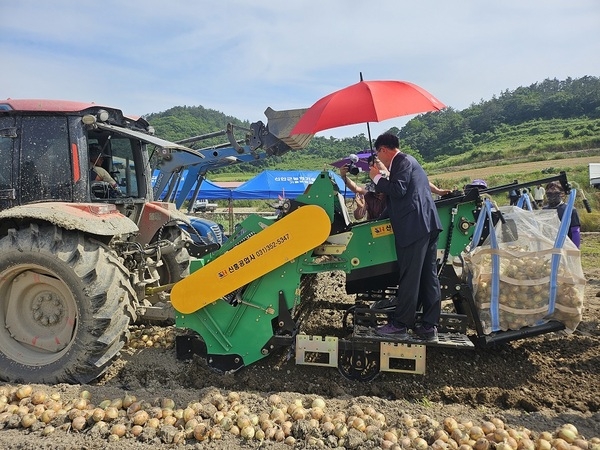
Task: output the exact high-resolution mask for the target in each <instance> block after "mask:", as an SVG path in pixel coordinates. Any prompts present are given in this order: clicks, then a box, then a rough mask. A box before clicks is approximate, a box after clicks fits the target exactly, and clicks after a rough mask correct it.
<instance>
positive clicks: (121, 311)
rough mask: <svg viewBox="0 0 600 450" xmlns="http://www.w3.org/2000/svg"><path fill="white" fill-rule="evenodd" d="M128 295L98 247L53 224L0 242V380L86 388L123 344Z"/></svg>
mask: <svg viewBox="0 0 600 450" xmlns="http://www.w3.org/2000/svg"><path fill="white" fill-rule="evenodd" d="M132 300H133V289H132V287H131V285H130V283H129V280H128V278H127V274H126V270H125V269H124V268H123V266H122V265H121V264H120V263H119V262H118V260H117V259H116V258H115V257H114V256H113V255H112V254H111V251H110V250H109V249H107V248H106V247H104V246H103V244H101V243H99V242H97V241H95V240H93V239H91V238H89V237H87V236H85V235H84V234H83V233H81V232H78V231H67V230H63V229H61V228H57V227H55V226H52V225H40V226H38V225H35V224H32V225H31V226H30V227H29V228H26V229H22V230H15V229H11V230H9V232H8V234H7V235H6V236H5V237H3V238H2V239H1V240H0V378H1V379H2V380H5V381H9V382H14V383H23V382H27V383H45V384H55V383H62V382H66V383H81V384H83V383H88V382H90V381H92V380H94V379H96V378H98V377H99V376H100V375H101V374H102V373H103V372H104V371H105V370H106V369H107V368H108V366H109V365H110V364H111V362H112V361H113V359H114V358H115V357H116V356H117V355H118V354H119V351H120V350H121V348H122V347H123V346H124V344H125V343H126V342H127V338H128V337H129V324H130V322H131V321H132V320H133V315H134V310H133V307H132Z"/></svg>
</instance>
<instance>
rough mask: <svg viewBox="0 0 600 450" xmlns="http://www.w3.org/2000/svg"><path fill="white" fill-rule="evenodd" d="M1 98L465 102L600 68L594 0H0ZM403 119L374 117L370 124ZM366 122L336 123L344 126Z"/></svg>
mask: <svg viewBox="0 0 600 450" xmlns="http://www.w3.org/2000/svg"><path fill="white" fill-rule="evenodd" d="M0 13H2V16H3V18H7V17H9V18H10V20H4V21H3V22H4V23H3V32H2V34H1V35H0V57H1V58H2V60H3V61H4V64H3V69H2V83H1V84H0V98H2V97H13V98H16V97H45V98H64V99H73V100H82V101H87V100H91V101H96V102H98V103H105V104H110V105H113V106H117V107H121V108H122V109H123V110H124V111H126V112H128V113H131V114H146V113H150V112H159V111H164V110H166V109H168V108H170V107H172V106H177V105H202V106H204V107H206V108H212V109H216V110H219V111H221V112H223V113H225V114H228V115H232V116H236V117H239V118H240V119H247V120H251V121H255V120H264V115H263V111H264V110H265V109H266V107H267V106H271V107H273V108H274V109H288V108H289V109H292V108H301V107H308V106H310V105H311V104H312V103H314V102H315V101H316V100H318V99H319V98H320V97H322V96H324V95H326V94H328V93H330V92H332V91H335V90H337V89H340V88H342V87H344V86H347V85H350V84H353V83H355V82H357V81H358V78H359V73H360V72H362V73H363V76H364V78H365V79H371V80H372V79H399V80H407V81H411V82H414V83H416V84H419V85H420V86H422V87H424V88H425V89H427V90H428V91H430V92H431V93H432V94H434V95H435V96H436V97H438V98H439V99H440V100H442V101H443V102H444V103H445V104H447V105H448V106H452V107H453V108H455V109H463V108H466V107H468V106H469V105H470V104H472V103H477V102H479V101H480V100H481V99H489V98H491V96H492V95H497V94H499V93H500V92H502V91H504V90H506V89H515V88H517V87H518V86H527V85H529V84H531V83H534V82H538V81H542V80H544V79H546V78H559V79H565V78H566V77H572V78H577V77H581V76H584V75H592V76H600V60H599V59H598V58H597V55H598V54H600V31H599V27H598V24H599V23H600V4H598V2H597V1H596V0H574V1H572V2H563V1H562V0H546V1H544V0H530V1H527V2H522V1H520V0H506V1H504V2H475V1H468V0H455V1H452V2H428V1H421V2H417V1H414V0H413V1H407V0H374V1H372V2H364V1H358V0H350V1H349V0H327V1H322V0H321V1H314V0H296V1H293V2H281V1H276V0H265V1H263V2H255V1H250V0H234V1H227V2H218V1H198V2H189V1H184V0H171V1H162V0H146V1H141V0H130V1H127V2H118V1H116V0H105V1H103V2H80V1H74V0H53V1H52V2H39V1H36V0H21V1H19V2H10V3H9V2H3V3H2V5H1V6H0ZM406 120H408V118H401V119H398V120H392V121H386V122H385V123H384V124H371V131H372V135H373V136H376V135H377V134H378V133H379V132H380V131H384V130H386V129H388V128H389V127H391V126H402V125H403V124H404V123H405V122H406ZM360 132H364V133H365V134H366V127H365V126H360V125H359V126H356V127H344V128H339V129H334V130H328V131H326V132H324V133H323V135H327V136H329V135H333V136H337V137H343V136H348V135H354V134H357V133H360Z"/></svg>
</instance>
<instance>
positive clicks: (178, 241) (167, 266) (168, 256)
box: [154, 227, 190, 285]
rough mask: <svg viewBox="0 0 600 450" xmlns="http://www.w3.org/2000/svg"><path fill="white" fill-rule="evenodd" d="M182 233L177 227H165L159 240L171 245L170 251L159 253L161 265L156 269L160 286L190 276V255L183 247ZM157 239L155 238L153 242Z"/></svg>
mask: <svg viewBox="0 0 600 450" xmlns="http://www.w3.org/2000/svg"><path fill="white" fill-rule="evenodd" d="M183 233H184V232H183V231H182V230H181V229H180V228H179V227H166V228H165V229H164V230H163V232H162V236H161V240H166V241H169V242H171V243H172V247H171V249H170V250H167V251H162V252H161V256H160V257H161V261H162V264H161V265H160V266H159V267H158V268H157V271H158V274H159V276H160V284H161V285H165V284H170V283H177V282H178V281H179V280H181V279H183V278H185V277H186V276H188V275H189V274H190V255H189V253H188V251H187V248H186V247H185V245H184V237H183ZM157 239H158V236H156V237H155V239H154V242H155V241H156V240H157Z"/></svg>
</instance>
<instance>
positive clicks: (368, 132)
mask: <svg viewBox="0 0 600 450" xmlns="http://www.w3.org/2000/svg"><path fill="white" fill-rule="evenodd" d="M359 74H360V81H363V76H362V72H359ZM367 135H368V136H369V148H370V149H371V156H374V154H373V142H372V141H371V127H370V126H369V122H367Z"/></svg>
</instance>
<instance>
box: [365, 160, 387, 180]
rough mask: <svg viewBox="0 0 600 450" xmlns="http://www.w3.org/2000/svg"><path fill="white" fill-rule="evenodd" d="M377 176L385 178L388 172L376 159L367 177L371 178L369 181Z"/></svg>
mask: <svg viewBox="0 0 600 450" xmlns="http://www.w3.org/2000/svg"><path fill="white" fill-rule="evenodd" d="M377 175H381V176H383V177H386V178H387V176H388V171H387V169H386V167H385V166H384V165H383V163H382V162H381V161H379V160H378V159H376V160H375V162H374V163H373V165H372V166H371V168H370V169H369V177H370V178H371V180H372V179H374V178H375V177H376V176H377Z"/></svg>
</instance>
